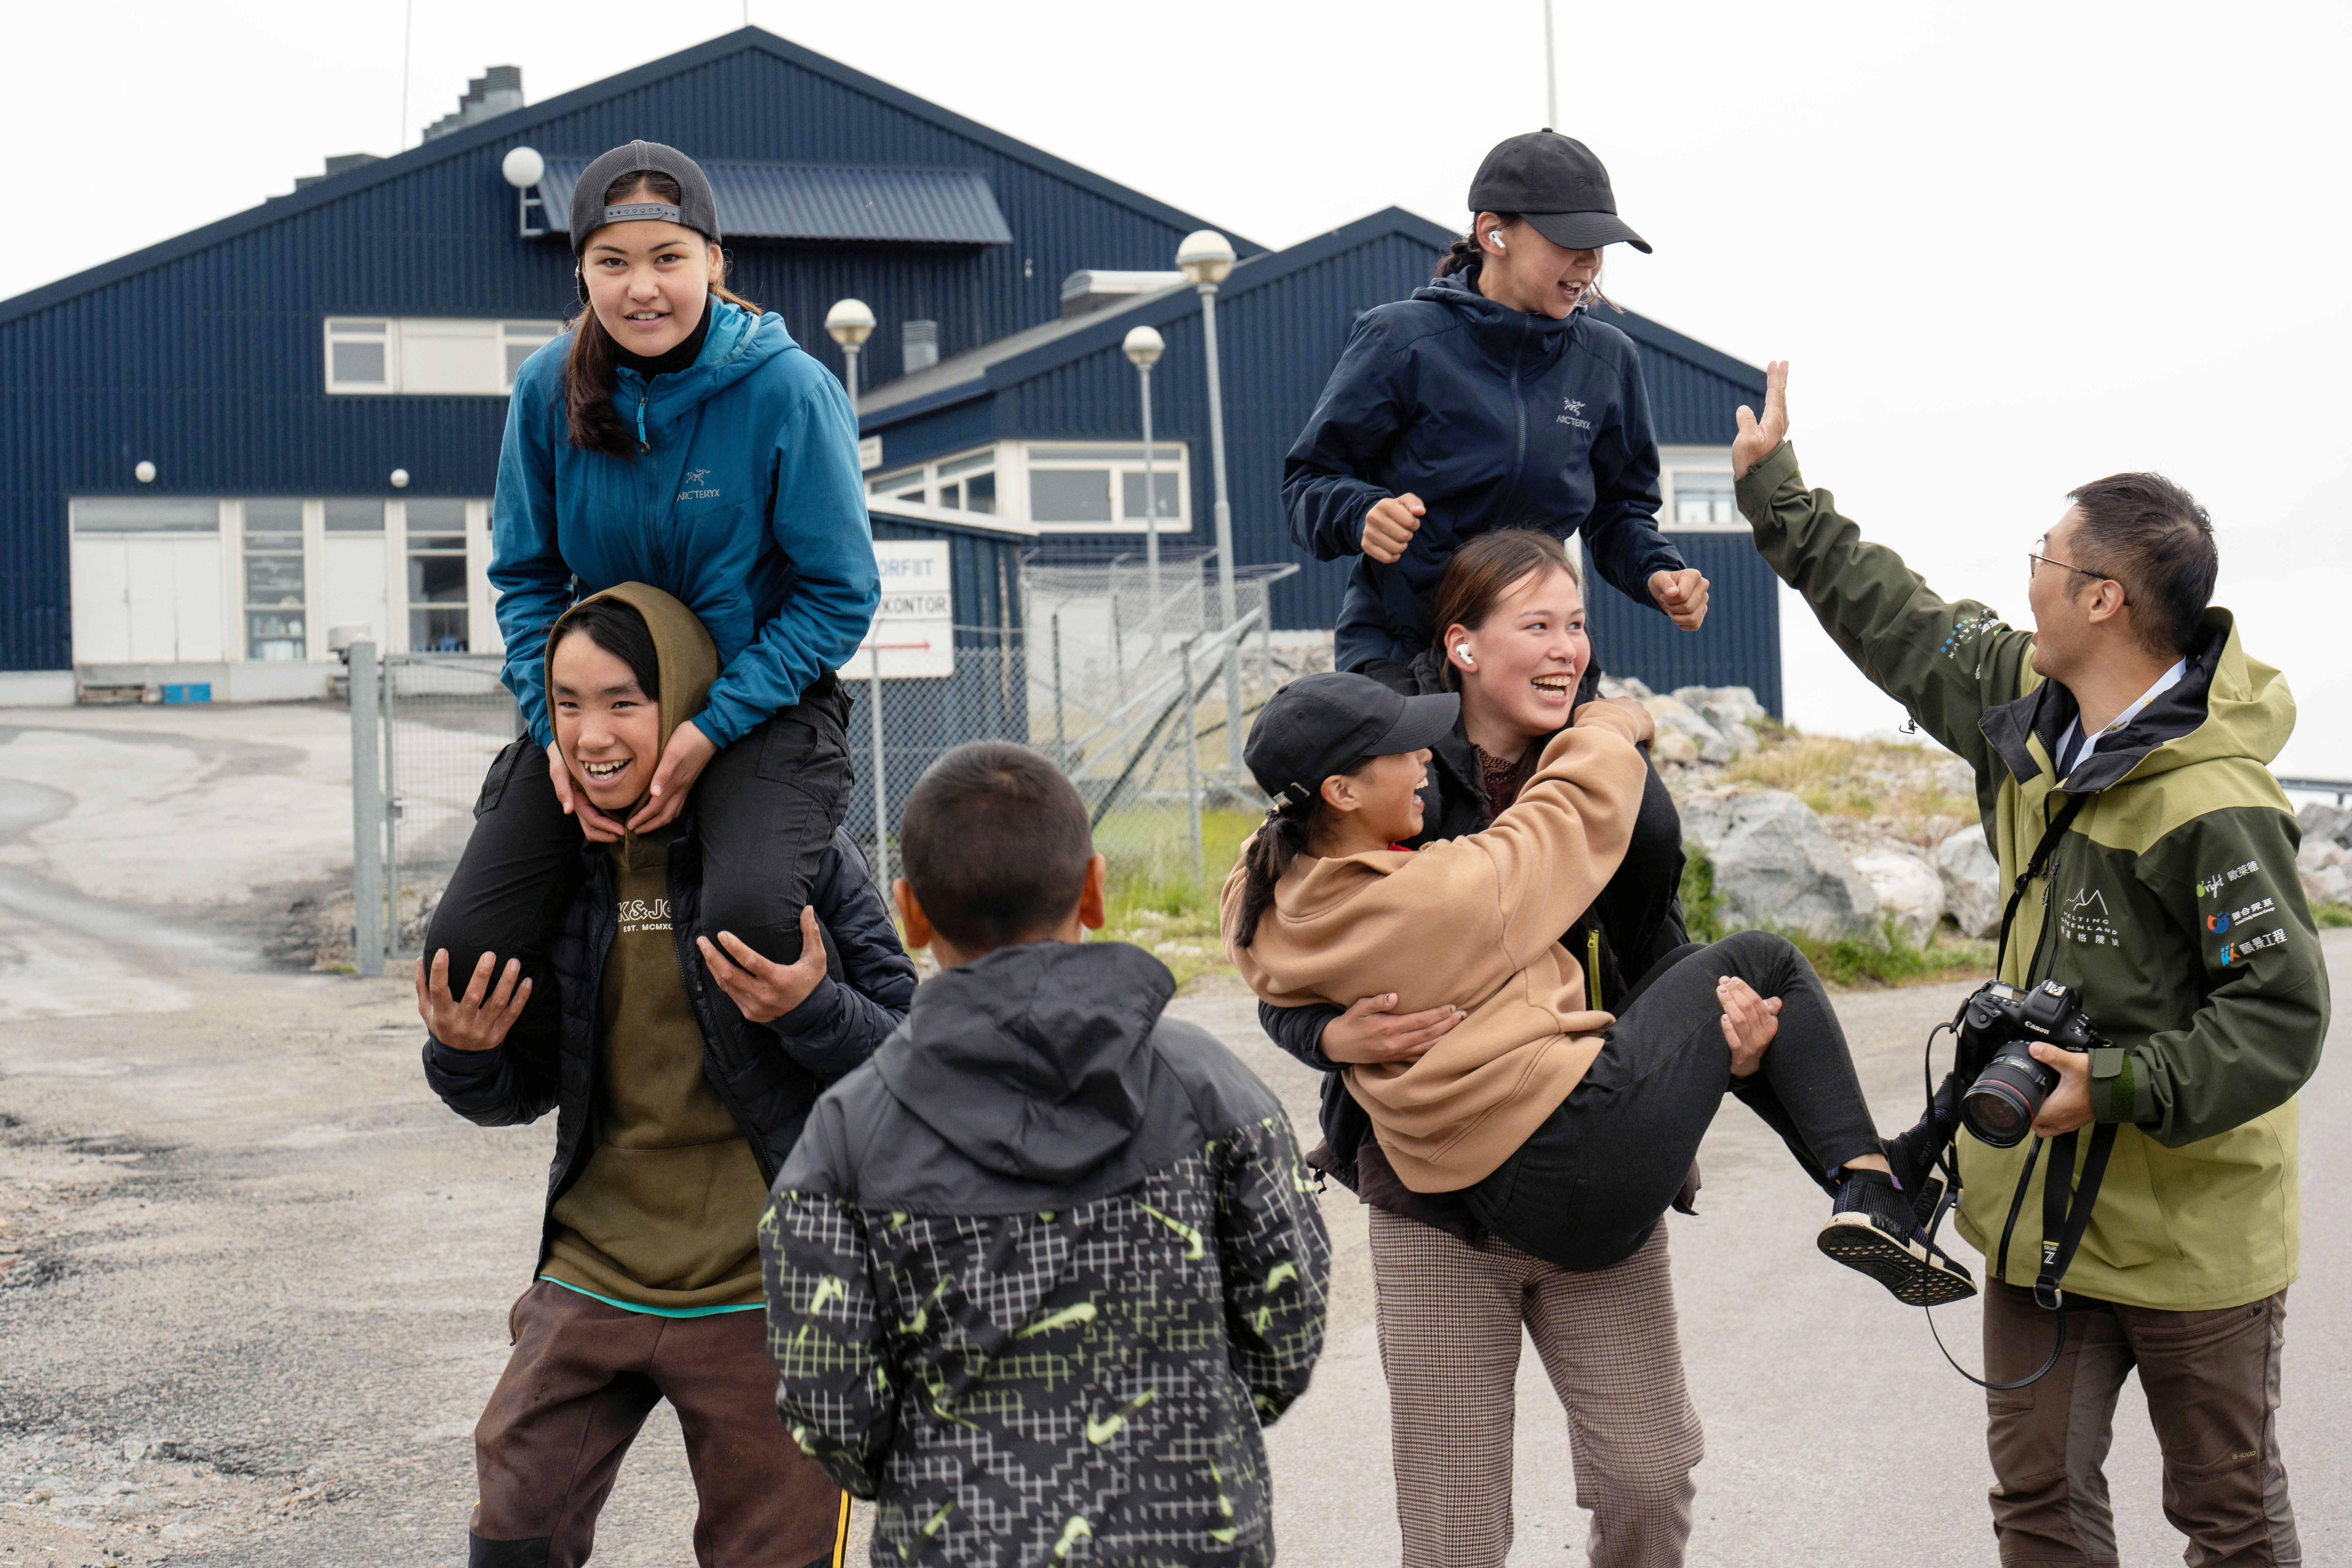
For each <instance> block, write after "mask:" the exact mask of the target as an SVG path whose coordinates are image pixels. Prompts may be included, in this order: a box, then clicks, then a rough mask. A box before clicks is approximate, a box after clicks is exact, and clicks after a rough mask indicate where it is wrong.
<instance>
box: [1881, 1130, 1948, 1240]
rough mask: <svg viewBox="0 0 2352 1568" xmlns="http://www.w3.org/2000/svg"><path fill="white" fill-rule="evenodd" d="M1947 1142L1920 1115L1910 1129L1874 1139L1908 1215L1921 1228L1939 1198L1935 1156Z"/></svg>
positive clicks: (1940, 1184)
mask: <svg viewBox="0 0 2352 1568" xmlns="http://www.w3.org/2000/svg"><path fill="white" fill-rule="evenodd" d="M1946 1142H1948V1137H1947V1136H1946V1135H1945V1134H1944V1132H1943V1130H1942V1129H1940V1128H1938V1127H1937V1125H1936V1124H1935V1122H1934V1121H1932V1120H1930V1119H1924V1118H1923V1119H1922V1120H1921V1121H1920V1122H1919V1124H1918V1125H1917V1126H1916V1127H1914V1128H1913V1129H1911V1131H1908V1132H1906V1133H1904V1134H1902V1135H1901V1136H1899V1137H1895V1138H1882V1139H1880V1140H1879V1141H1878V1146H1879V1147H1880V1148H1881V1149H1882V1150H1884V1151H1885V1154H1886V1163H1887V1164H1888V1165H1889V1166H1891V1167H1892V1168H1893V1170H1894V1172H1895V1186H1896V1187H1898V1188H1899V1189H1901V1191H1902V1193H1903V1195H1904V1196H1905V1197H1906V1198H1909V1199H1910V1200H1911V1215H1912V1218H1913V1219H1915V1220H1916V1221H1917V1222H1918V1225H1919V1228H1920V1229H1922V1230H1925V1229H1926V1228H1927V1222H1928V1220H1930V1219H1932V1218H1933V1217H1935V1213H1936V1205H1937V1204H1938V1203H1940V1202H1941V1201H1942V1200H1943V1196H1944V1179H1943V1177H1941V1176H1939V1175H1937V1173H1936V1159H1937V1154H1938V1153H1940V1152H1942V1150H1943V1147H1944V1145H1945V1143H1946Z"/></svg>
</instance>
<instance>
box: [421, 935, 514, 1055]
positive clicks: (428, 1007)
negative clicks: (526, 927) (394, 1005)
mask: <svg viewBox="0 0 2352 1568" xmlns="http://www.w3.org/2000/svg"><path fill="white" fill-rule="evenodd" d="M498 962H499V955H498V954H497V953H495V952H486V953H484V954H482V956H481V960H480V962H478V963H476V964H475V965H474V978H473V981H472V983H471V984H468V985H467V987H466V994H465V995H463V996H454V995H451V994H450V992H449V950H448V949H447V948H446V947H445V948H443V949H441V951H440V952H436V953H435V954H434V955H433V969H432V973H431V976H430V979H429V980H428V979H427V976H426V973H425V960H424V959H423V958H421V957H420V958H419V959H417V961H416V1014H417V1016H418V1017H420V1018H423V1019H424V1020H425V1029H426V1030H427V1031H428V1032H429V1033H430V1034H431V1035H432V1036H433V1037H434V1038H435V1039H436V1040H438V1041H440V1042H441V1043H442V1044H443V1045H445V1046H446V1047H449V1048H450V1049H451V1050H453V1051H487V1050H492V1049H495V1048H496V1047H498V1046H499V1045H500V1044H502V1043H503V1042H504V1041H505V1039H506V1037H507V1031H508V1030H509V1029H511V1028H513V1027H514V1023H515V1020H516V1019H517V1018H520V1017H521V1016H522V1005H523V1004H524V1003H526V1002H528V1001H530V981H528V980H522V981H520V984H518V980H519V978H520V975H521V973H522V961H521V960H520V959H514V958H509V959H508V960H507V969H506V973H504V974H502V975H500V976H499V983H498V984H496V985H495V986H494V985H492V984H490V972H491V970H492V969H494V968H495V967H496V966H497V964H498Z"/></svg>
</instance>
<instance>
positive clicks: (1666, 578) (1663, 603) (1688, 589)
mask: <svg viewBox="0 0 2352 1568" xmlns="http://www.w3.org/2000/svg"><path fill="white" fill-rule="evenodd" d="M1650 597H1652V598H1653V599H1655V600H1656V601H1657V602H1658V608H1660V609H1662V610H1664V611H1665V612H1666V614H1667V615H1668V616H1671V617H1672V618H1673V620H1674V623H1675V625H1676V626H1680V627H1681V628H1682V629H1683V630H1685V631H1686V632H1695V631H1696V630H1698V628H1699V624H1700V623H1701V622H1703V621H1705V620H1706V575H1705V574H1702V573H1701V572H1700V571H1699V569H1698V568H1697V567H1696V566H1685V567H1684V568H1683V569H1682V570H1681V571H1679V572H1653V573H1651V574H1650Z"/></svg>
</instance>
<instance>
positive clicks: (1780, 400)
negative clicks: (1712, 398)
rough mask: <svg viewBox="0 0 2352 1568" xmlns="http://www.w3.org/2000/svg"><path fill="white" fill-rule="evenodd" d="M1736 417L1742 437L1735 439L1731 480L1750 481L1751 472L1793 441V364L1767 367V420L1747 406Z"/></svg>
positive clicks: (1776, 363) (1781, 361)
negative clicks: (1774, 451) (1760, 418)
mask: <svg viewBox="0 0 2352 1568" xmlns="http://www.w3.org/2000/svg"><path fill="white" fill-rule="evenodd" d="M1732 417H1733V418H1734V419H1735V420H1736V421H1738V426H1739V433H1738V435H1736V436H1734V437H1732V438H1731V477H1732V478H1733V479H1746V478H1747V477H1748V469H1750V468H1754V467H1755V466H1756V465H1757V464H1759V463H1760V462H1762V461H1763V460H1764V459H1765V458H1769V457H1770V456H1771V455H1772V448H1773V447H1778V446H1779V445H1780V443H1781V442H1783V441H1785V440H1787V439H1788V438H1789V362H1788V361H1787V360H1784V359H1776V360H1774V361H1773V362H1772V363H1770V364H1769V365H1766V366H1765V367H1764V417H1763V419H1762V420H1760V421H1759V420H1758V418H1757V417H1756V411H1755V410H1754V409H1752V408H1750V407H1748V405H1746V404H1744V403H1743V404H1741V405H1739V412H1738V413H1737V414H1735V415H1733V416H1732Z"/></svg>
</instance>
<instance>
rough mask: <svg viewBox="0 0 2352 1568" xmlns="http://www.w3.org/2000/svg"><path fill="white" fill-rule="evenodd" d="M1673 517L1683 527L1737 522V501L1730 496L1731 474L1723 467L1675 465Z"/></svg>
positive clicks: (1672, 472)
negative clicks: (1679, 466)
mask: <svg viewBox="0 0 2352 1568" xmlns="http://www.w3.org/2000/svg"><path fill="white" fill-rule="evenodd" d="M1670 477H1671V479H1672V481H1673V484H1674V503H1675V523H1677V524H1678V525H1681V526H1683V527H1704V526H1706V525H1708V524H1712V523H1736V522H1738V521H1739V503H1738V501H1737V500H1734V499H1733V496H1732V489H1731V475H1730V473H1729V472H1728V471H1726V470H1722V469H1708V468H1675V469H1672V470H1670Z"/></svg>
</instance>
